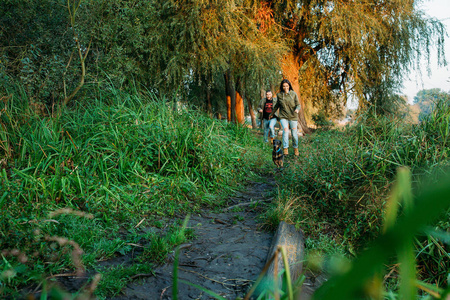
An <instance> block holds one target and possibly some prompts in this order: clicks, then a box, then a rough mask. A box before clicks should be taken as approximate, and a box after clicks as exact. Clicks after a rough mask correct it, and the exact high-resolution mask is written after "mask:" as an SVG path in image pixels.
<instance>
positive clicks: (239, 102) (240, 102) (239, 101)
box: [235, 77, 245, 124]
mask: <svg viewBox="0 0 450 300" xmlns="http://www.w3.org/2000/svg"><path fill="white" fill-rule="evenodd" d="M235 90H236V105H235V111H236V122H237V123H239V124H244V123H245V113H244V99H243V94H244V93H243V92H242V89H241V78H240V77H238V78H237V80H236V88H235Z"/></svg>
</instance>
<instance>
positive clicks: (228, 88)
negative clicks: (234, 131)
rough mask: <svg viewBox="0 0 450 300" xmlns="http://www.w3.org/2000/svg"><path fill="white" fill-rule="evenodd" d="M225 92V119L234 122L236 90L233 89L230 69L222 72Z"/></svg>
mask: <svg viewBox="0 0 450 300" xmlns="http://www.w3.org/2000/svg"><path fill="white" fill-rule="evenodd" d="M224 78H225V92H226V95H227V120H228V122H233V123H235V122H236V111H235V107H236V92H235V90H234V80H233V75H232V74H231V71H230V70H227V72H226V73H224Z"/></svg>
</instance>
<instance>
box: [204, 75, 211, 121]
mask: <svg viewBox="0 0 450 300" xmlns="http://www.w3.org/2000/svg"><path fill="white" fill-rule="evenodd" d="M204 83H205V86H206V112H207V113H208V116H210V117H212V115H213V114H212V103H211V79H210V76H209V75H207V77H205V81H204Z"/></svg>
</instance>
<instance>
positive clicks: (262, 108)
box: [258, 90, 278, 143]
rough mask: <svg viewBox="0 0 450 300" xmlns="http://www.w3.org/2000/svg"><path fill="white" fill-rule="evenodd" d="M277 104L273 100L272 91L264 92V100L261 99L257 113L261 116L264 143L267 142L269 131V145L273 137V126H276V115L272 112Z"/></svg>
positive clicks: (275, 100)
mask: <svg viewBox="0 0 450 300" xmlns="http://www.w3.org/2000/svg"><path fill="white" fill-rule="evenodd" d="M276 104H277V99H276V98H275V99H274V98H273V94H272V91H270V90H268V91H266V98H264V99H262V100H261V102H260V103H259V106H258V112H259V113H260V114H261V123H262V124H263V126H264V127H263V128H264V142H265V143H267V142H268V141H269V139H268V135H269V131H270V143H273V138H274V137H275V124H277V118H278V115H277V114H276V112H274V111H273V108H274V107H275V105H276Z"/></svg>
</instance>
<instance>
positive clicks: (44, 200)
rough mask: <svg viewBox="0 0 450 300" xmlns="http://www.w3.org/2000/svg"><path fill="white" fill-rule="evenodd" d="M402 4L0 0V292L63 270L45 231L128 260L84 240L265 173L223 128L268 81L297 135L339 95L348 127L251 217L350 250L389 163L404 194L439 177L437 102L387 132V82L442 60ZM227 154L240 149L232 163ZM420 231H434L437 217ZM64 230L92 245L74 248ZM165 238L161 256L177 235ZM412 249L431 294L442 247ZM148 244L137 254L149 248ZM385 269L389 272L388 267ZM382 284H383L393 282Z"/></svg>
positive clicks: (364, 237)
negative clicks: (353, 106)
mask: <svg viewBox="0 0 450 300" xmlns="http://www.w3.org/2000/svg"><path fill="white" fill-rule="evenodd" d="M419 3H420V1H413V0H396V1H389V2H386V1H376V0H373V1H363V0H358V1H346V0H336V1H316V0H303V1H300V0H299V1H250V0H249V1H246V0H240V1H238V0H234V1H202V0H190V1H189V0H179V1H175V0H171V1H153V0H146V1H122V0H110V1H98V0H97V1H91V0H68V1H47V0H45V1H37V0H36V1H33V0H29V1H25V0H3V1H2V5H1V6H0V99H1V105H2V107H1V115H0V117H1V122H2V123H1V124H2V128H1V132H0V134H1V136H0V142H1V144H0V146H1V151H2V152H1V156H0V159H1V160H0V164H1V166H2V191H4V192H3V193H2V195H0V196H1V197H2V198H1V200H0V204H1V205H2V206H3V205H4V206H8V209H7V210H2V217H3V218H2V220H3V221H2V224H1V226H2V227H1V234H2V235H1V237H2V247H5V248H7V249H21V251H23V252H14V253H15V254H12V253H13V252H12V250H7V252H4V254H2V255H3V257H4V258H5V257H6V256H8V257H13V258H11V260H6V258H5V259H4V261H3V262H2V268H3V272H6V273H4V274H7V275H5V276H3V277H2V278H3V283H2V285H1V286H0V287H1V288H2V291H6V292H11V291H13V290H15V291H16V292H17V290H19V289H20V287H23V286H26V285H27V284H29V283H30V282H32V283H33V282H36V281H39V280H41V279H42V274H46V273H48V272H50V271H49V269H48V268H54V269H52V270H53V271H52V272H58V271H60V270H62V269H64V268H68V266H69V265H70V263H69V261H70V259H67V261H65V262H64V263H61V261H63V260H59V259H56V258H55V255H56V256H58V255H62V256H64V255H67V253H65V252H64V251H61V253H60V254H55V253H54V250H55V249H59V247H60V248H64V247H66V246H67V245H66V244H64V245H61V244H59V245H54V243H55V241H52V240H51V236H53V235H58V234H59V235H64V236H67V237H69V238H70V239H71V240H72V239H73V240H75V239H77V238H76V237H74V236H73V235H74V232H76V231H77V228H78V231H77V234H76V235H81V236H78V239H79V240H82V241H83V242H80V244H82V245H83V249H84V250H85V251H86V249H88V250H89V249H91V252H90V255H88V256H87V257H84V258H83V260H84V263H85V264H86V265H88V266H94V265H95V261H96V259H99V258H100V257H103V256H106V257H110V256H112V255H114V253H117V252H123V253H126V252H127V251H129V249H128V248H127V247H126V243H125V242H124V241H123V240H121V239H120V238H119V237H118V236H119V234H117V238H112V239H104V241H108V242H105V243H106V244H105V245H102V246H99V245H98V244H96V243H97V242H98V240H102V239H101V238H99V237H103V235H104V233H102V232H103V231H104V228H110V229H111V228H113V229H114V230H112V231H113V232H116V233H117V232H119V228H120V227H121V226H124V225H123V222H124V220H129V219H130V218H131V219H134V218H137V216H133V213H137V212H142V211H144V212H147V213H149V214H150V215H152V216H153V218H149V220H148V222H149V223H152V222H156V221H157V216H158V215H164V216H167V215H173V214H174V213H175V212H176V211H180V210H186V209H187V210H189V209H199V207H200V206H202V205H213V204H212V203H213V202H214V201H212V200H211V199H212V198H211V197H213V196H211V195H212V194H213V192H217V191H218V190H219V189H222V191H224V192H225V191H228V192H230V191H231V190H232V189H233V187H236V186H237V184H238V182H239V179H240V178H245V177H247V176H249V174H250V173H252V172H253V171H254V166H255V165H262V166H265V167H267V163H270V162H268V161H267V159H265V158H264V157H266V156H267V155H264V154H263V153H262V152H261V149H259V148H261V147H257V146H256V145H257V144H256V142H255V141H254V139H253V138H252V137H251V136H250V135H249V133H248V132H247V131H246V130H247V129H245V128H243V127H242V126H239V125H235V123H237V124H239V123H243V122H244V116H245V115H250V117H251V120H252V126H253V127H254V128H255V127H256V116H255V115H254V110H255V109H254V106H255V105H256V103H258V102H259V100H260V98H261V96H262V95H263V92H262V91H263V90H265V89H272V90H274V91H277V87H278V84H279V82H280V80H281V79H282V78H288V79H289V80H290V81H291V82H292V84H293V87H294V90H295V91H296V92H297V94H298V95H299V98H300V100H301V104H302V106H301V107H302V109H301V111H300V112H299V121H300V126H301V128H302V131H303V132H304V133H306V134H309V133H312V132H313V131H314V130H313V129H312V128H311V125H315V127H318V128H319V129H320V127H323V129H328V128H330V125H331V123H330V120H333V119H336V118H339V117H340V116H342V115H343V114H344V113H345V107H346V106H347V104H348V102H349V101H350V99H352V100H356V101H357V102H358V111H357V113H356V114H355V115H354V121H355V123H354V125H353V126H351V127H349V128H347V129H345V130H343V131H326V130H325V131H321V130H319V131H316V132H315V134H312V135H310V136H308V138H307V139H305V142H304V143H302V146H301V157H300V160H301V161H303V162H305V163H304V164H302V165H300V166H298V167H296V168H295V169H293V170H292V172H291V173H289V175H286V177H285V178H288V179H289V178H290V179H292V180H287V181H283V182H280V184H281V185H284V189H283V191H284V192H279V194H278V195H277V202H276V203H274V204H273V207H271V208H268V210H267V215H266V224H267V226H268V227H274V226H276V224H277V222H278V221H279V220H282V219H283V220H289V221H290V222H292V223H296V224H298V225H300V226H302V227H304V228H305V230H306V232H307V233H308V234H310V236H311V239H310V240H309V247H310V248H311V249H322V250H325V251H328V252H334V251H338V252H342V253H345V255H350V256H352V255H355V256H356V255H357V253H358V252H359V251H360V250H361V249H364V247H365V246H366V245H367V243H368V242H369V241H372V240H373V239H374V238H376V237H377V236H378V235H379V234H380V231H381V228H382V223H383V218H384V217H385V216H384V213H383V212H382V211H383V207H384V206H385V204H386V201H387V199H388V198H389V191H390V190H391V188H392V185H393V182H394V179H395V174H396V173H397V169H398V168H399V167H401V166H406V167H408V168H409V169H410V170H411V178H412V179H411V180H412V187H413V189H414V191H416V190H417V191H418V190H420V187H421V186H422V185H423V184H424V179H423V178H424V177H423V176H424V175H425V176H428V179H430V178H433V179H437V178H439V177H441V176H443V174H446V173H447V172H446V168H447V165H448V151H449V147H448V145H449V142H448V141H449V140H448V135H449V132H448V131H449V130H448V128H449V127H448V125H449V109H448V98H449V95H448V93H447V92H445V91H441V90H439V89H438V90H426V91H422V92H421V93H419V94H418V95H417V99H415V102H416V104H417V105H419V106H420V107H421V111H422V115H421V116H420V117H419V118H420V121H421V122H420V123H418V121H419V119H417V120H416V122H414V123H418V124H415V125H412V124H406V123H404V122H402V121H403V120H404V119H406V116H409V115H410V113H409V111H407V110H405V107H406V106H405V104H406V100H405V98H404V97H402V95H401V94H400V93H399V91H400V89H401V82H402V80H403V76H404V74H405V73H406V72H408V71H411V70H414V69H417V68H418V67H419V66H420V61H421V58H425V59H428V58H429V57H430V56H431V51H436V52H437V55H436V56H437V57H438V62H437V63H438V64H445V63H446V62H445V56H444V55H443V50H444V49H443V45H444V39H445V37H446V35H445V28H444V26H443V25H442V24H441V23H440V22H439V21H438V20H436V19H434V18H430V17H427V16H426V15H425V14H424V13H423V12H422V11H421V10H420V9H418V4H419ZM179 112H184V113H181V114H180V113H179ZM418 113H419V112H418V111H417V112H416V114H418ZM211 116H215V117H216V118H217V119H222V116H223V118H225V116H226V119H227V121H228V123H226V124H225V125H224V124H223V122H219V121H216V120H214V119H212V118H210V117H211ZM313 120H314V122H313ZM116 123H117V124H119V125H120V126H115V125H114V124H116ZM186 125H188V126H186ZM308 125H309V126H308ZM205 129H208V130H209V131H208V132H209V134H206V133H205V132H206V131H205ZM161 145H162V146H161ZM245 147H253V148H251V151H248V153H249V154H248V155H246V154H245V153H247V150H242V149H243V148H245ZM264 147H266V146H264ZM258 149H259V150H258ZM263 149H265V148H263ZM252 152H253V154H252ZM104 157H106V158H104ZM149 158H150V159H149ZM219 158H221V159H222V160H219ZM81 166H83V167H81ZM237 166H239V168H237ZM174 186H175V189H173V187H174ZM147 189H148V190H147ZM149 191H152V192H151V193H150V192H149ZM149 193H150V194H153V193H158V195H163V196H159V198H158V199H156V198H155V199H153V198H151V197H150V196H149ZM222 196H223V195H222ZM148 197H150V199H149V198H148ZM123 199H125V200H123ZM161 199H164V201H161ZM294 204H295V205H294ZM63 207H71V208H73V209H77V210H81V211H85V212H86V213H89V214H88V216H90V217H94V216H95V219H94V220H95V221H93V222H94V223H95V226H94V227H92V224H91V225H86V224H87V223H84V222H90V221H80V220H78V219H70V217H64V218H68V221H67V223H70V224H71V225H67V227H66V228H64V229H62V228H60V227H58V226H56V225H54V224H53V222H50V223H51V224H50V223H48V222H47V223H46V222H43V221H42V220H43V219H45V216H47V214H48V212H50V211H54V210H58V209H60V208H63ZM124 208H126V209H124ZM306 216H309V218H306ZM7 219H8V220H14V221H13V222H5V220H7ZM39 220H41V221H39ZM52 220H53V219H52ZM64 220H66V219H64ZM304 220H308V221H307V222H306V221H304ZM305 222H306V223H305ZM31 224H33V225H32V226H31ZM80 224H83V225H82V226H81V225H80ZM152 224H153V223H152ZM436 224H437V225H436V226H438V227H439V228H440V229H443V230H447V229H448V224H449V222H448V213H447V214H446V215H445V216H444V217H442V218H441V219H440V221H438V223H436ZM80 226H81V227H83V226H85V227H86V226H87V227H89V226H90V227H89V228H91V229H92V230H94V231H95V232H96V233H95V234H94V235H93V236H97V237H98V238H87V237H86V236H87V235H86V236H84V235H83V234H82V233H80V231H79V228H80ZM93 228H94V229H93ZM95 228H96V229H95ZM36 230H38V231H36ZM130 230H131V229H130ZM132 235H133V237H132V238H133V241H136V240H139V239H141V238H143V236H141V234H140V233H136V232H133V233H132ZM130 238H131V237H130ZM169 240H170V239H169V238H167V240H164V243H166V244H167V247H168V248H170V246H173V244H177V243H179V242H180V240H177V239H175V240H176V241H175V242H173V241H172V242H169ZM128 242H130V241H128ZM332 245H334V246H332ZM416 245H418V246H417V250H416V251H417V252H416V253H421V255H425V252H426V253H427V254H428V255H429V256H427V257H426V258H423V257H420V260H421V261H422V263H421V265H420V266H421V267H420V270H421V274H422V275H423V278H422V279H423V280H425V281H426V282H429V283H432V284H435V285H436V286H439V287H441V286H444V285H445V284H446V280H447V279H446V276H447V270H448V265H449V260H448V257H449V255H448V251H447V250H446V249H447V248H445V247H448V246H446V245H444V243H443V242H441V241H437V240H436V239H435V238H433V237H430V236H425V238H424V239H422V240H418V241H417V244H416ZM72 246H73V245H72ZM341 246H342V247H341ZM33 249H39V251H38V253H37V254H36V256H33V255H32V253H34V252H33V251H32V250H33ZM94 249H101V250H98V251H97V250H94ZM424 249H426V250H427V251H425V250H424ZM436 249H437V250H436ZM148 251H149V252H148V253H147V254H148V256H150V257H153V259H155V257H157V256H158V255H157V254H156V253H158V251H159V252H164V251H160V250H158V249H154V248H151V247H150V248H149V250H148ZM17 253H25V254H26V257H28V258H27V261H24V260H23V259H21V256H20V255H19V254H17ZM58 253H59V252H58ZM31 257H35V259H33V260H31V259H30V258H31ZM22 258H23V257H22ZM30 261H33V262H32V263H31V262H30ZM48 261H52V264H51V266H50V267H49V264H47V263H46V262H48ZM55 261H60V263H59V264H58V263H55ZM430 261H432V262H433V263H430ZM397 269H398V268H397V267H396V265H395V264H393V265H391V269H390V271H392V272H390V273H389V274H397ZM138 271H139V270H137V269H136V270H134V272H138ZM2 274H3V273H2ZM11 274H12V275H11ZM394 277H395V276H394ZM390 279H391V277H387V278H385V283H386V285H390V287H393V289H394V290H395V289H396V287H397V283H398V282H396V281H394V283H392V282H391V281H390ZM112 290H114V288H109V289H108V288H105V289H104V290H101V292H100V293H106V294H107V293H111V292H112ZM119 290H120V289H119ZM114 292H115V293H117V292H118V291H117V290H114V291H113V293H114Z"/></svg>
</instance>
